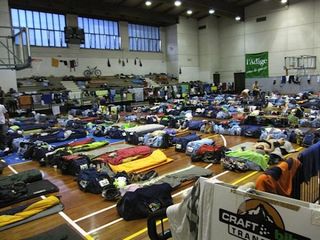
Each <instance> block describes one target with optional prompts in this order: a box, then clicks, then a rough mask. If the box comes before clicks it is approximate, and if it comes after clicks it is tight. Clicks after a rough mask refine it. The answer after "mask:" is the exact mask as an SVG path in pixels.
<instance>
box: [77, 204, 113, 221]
mask: <svg viewBox="0 0 320 240" xmlns="http://www.w3.org/2000/svg"><path fill="white" fill-rule="evenodd" d="M116 206H117V205H116V204H114V205H112V206H109V207H106V208H102V209H100V210H98V211H95V212H92V213H90V214H88V215H85V216H83V217H81V218H78V219H76V220H73V221H74V222H80V221H82V220H85V219H87V218H89V217H92V216H94V215H96V214H99V213H102V212H105V211H108V210H110V209H112V208H115V207H116Z"/></svg>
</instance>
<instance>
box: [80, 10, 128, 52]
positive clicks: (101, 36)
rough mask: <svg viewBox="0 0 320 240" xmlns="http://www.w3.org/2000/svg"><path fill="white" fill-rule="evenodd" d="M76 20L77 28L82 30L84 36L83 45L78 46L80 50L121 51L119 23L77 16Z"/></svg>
mask: <svg viewBox="0 0 320 240" xmlns="http://www.w3.org/2000/svg"><path fill="white" fill-rule="evenodd" d="M77 20H78V26H79V28H83V30H84V36H85V43H84V44H80V49H88V50H90V49H93V50H108V51H119V50H121V47H122V46H121V44H122V42H121V36H120V26H119V21H114V20H109V19H103V18H92V17H86V16H78V17H77ZM80 21H81V22H80ZM101 23H102V25H103V26H102V27H101ZM112 41H113V43H112ZM102 46H104V47H102Z"/></svg>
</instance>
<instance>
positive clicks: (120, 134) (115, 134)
mask: <svg viewBox="0 0 320 240" xmlns="http://www.w3.org/2000/svg"><path fill="white" fill-rule="evenodd" d="M107 136H108V137H109V138H113V139H125V138H126V137H125V136H126V135H125V131H124V130H123V129H121V128H120V127H118V126H112V127H110V128H109V129H108V130H107Z"/></svg>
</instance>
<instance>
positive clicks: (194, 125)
mask: <svg viewBox="0 0 320 240" xmlns="http://www.w3.org/2000/svg"><path fill="white" fill-rule="evenodd" d="M203 124H204V122H203V121H201V120H200V121H189V122H188V124H187V127H188V128H189V130H197V131H200V128H201V127H202V125H203Z"/></svg>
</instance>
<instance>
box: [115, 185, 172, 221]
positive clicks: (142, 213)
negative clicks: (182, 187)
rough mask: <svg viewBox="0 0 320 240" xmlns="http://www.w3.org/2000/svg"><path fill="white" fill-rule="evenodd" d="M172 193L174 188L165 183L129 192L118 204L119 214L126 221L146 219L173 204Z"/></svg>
mask: <svg viewBox="0 0 320 240" xmlns="http://www.w3.org/2000/svg"><path fill="white" fill-rule="evenodd" d="M171 191H172V187H171V186H170V185H169V184H168V183H163V184H156V185H151V186H148V187H144V188H139V189H137V190H136V191H134V192H127V193H126V194H125V195H124V196H123V197H122V198H121V200H120V201H119V202H118V203H117V210H118V214H119V215H120V216H121V217H122V218H123V219H125V220H134V219H140V218H146V217H148V216H149V215H150V214H151V213H153V212H155V211H157V210H159V209H163V208H166V207H168V206H170V205H172V204H173V202H172V197H171Z"/></svg>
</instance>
